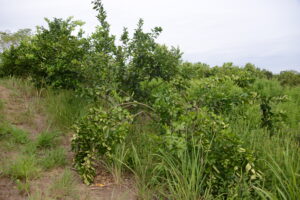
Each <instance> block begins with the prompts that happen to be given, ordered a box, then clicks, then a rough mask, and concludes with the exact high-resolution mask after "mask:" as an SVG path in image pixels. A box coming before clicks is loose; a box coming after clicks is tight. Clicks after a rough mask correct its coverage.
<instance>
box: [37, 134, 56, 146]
mask: <svg viewBox="0 0 300 200" xmlns="http://www.w3.org/2000/svg"><path fill="white" fill-rule="evenodd" d="M58 136H59V134H58V133H57V132H42V133H40V134H39V135H38V136H37V138H36V146H37V148H39V149H49V148H53V147H55V146H57V144H58Z"/></svg>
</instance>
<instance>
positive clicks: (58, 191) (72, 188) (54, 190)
mask: <svg viewBox="0 0 300 200" xmlns="http://www.w3.org/2000/svg"><path fill="white" fill-rule="evenodd" d="M50 194H51V197H53V198H54V199H67V197H71V199H78V195H77V193H76V184H75V179H74V177H73V174H72V172H71V171H70V170H69V169H66V170H65V171H64V172H63V173H62V175H61V176H60V177H58V178H56V179H55V180H54V182H53V184H52V186H51V187H50Z"/></svg>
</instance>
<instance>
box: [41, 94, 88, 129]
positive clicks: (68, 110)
mask: <svg viewBox="0 0 300 200" xmlns="http://www.w3.org/2000/svg"><path fill="white" fill-rule="evenodd" d="M87 105H88V103H87V102H86V101H85V100H84V99H83V98H80V97H77V96H76V95H75V93H74V91H66V90H61V91H59V92H57V91H51V90H47V92H46V95H45V98H44V106H45V111H46V113H47V114H48V118H49V119H50V121H51V123H52V126H54V127H59V128H61V129H63V130H69V129H70V128H71V126H73V124H74V122H75V121H76V120H77V119H79V118H80V117H81V116H83V114H84V113H85V112H86V108H87Z"/></svg>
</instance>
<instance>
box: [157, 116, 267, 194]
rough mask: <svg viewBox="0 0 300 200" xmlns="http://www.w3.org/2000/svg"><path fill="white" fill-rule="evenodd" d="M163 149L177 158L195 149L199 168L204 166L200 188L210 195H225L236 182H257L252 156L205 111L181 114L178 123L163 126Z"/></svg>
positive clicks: (218, 119)
mask: <svg viewBox="0 0 300 200" xmlns="http://www.w3.org/2000/svg"><path fill="white" fill-rule="evenodd" d="M163 137H164V140H165V141H164V147H165V148H166V150H167V152H172V153H173V155H174V156H176V155H177V156H179V157H180V155H181V154H182V153H184V152H193V150H195V148H196V149H199V151H200V152H201V156H202V157H201V159H200V160H199V171H201V169H200V167H201V166H203V165H204V167H205V168H204V169H203V170H204V171H203V172H202V173H204V177H205V181H203V183H202V184H203V187H204V188H210V189H211V190H212V193H213V194H214V195H220V194H222V193H228V191H229V190H230V189H231V188H232V187H234V186H235V185H236V184H237V182H238V181H239V178H240V177H242V176H244V177H246V180H247V181H248V182H252V181H255V180H259V177H261V175H260V173H259V172H258V171H257V170H256V169H255V166H254V163H255V156H254V155H253V153H252V152H251V151H249V150H246V149H245V148H244V147H243V143H242V141H241V140H240V139H239V138H238V136H237V135H236V134H234V133H233V132H232V131H231V130H230V129H229V128H228V124H226V123H224V122H223V120H222V119H221V117H219V116H217V115H215V114H213V113H210V112H207V111H205V110H195V111H190V112H188V113H185V114H183V115H182V116H181V117H180V118H179V120H178V121H173V123H172V124H171V125H170V126H165V135H164V136H163ZM197 151H198V150H197Z"/></svg>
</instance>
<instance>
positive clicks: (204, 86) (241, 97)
mask: <svg viewBox="0 0 300 200" xmlns="http://www.w3.org/2000/svg"><path fill="white" fill-rule="evenodd" d="M187 97H188V100H189V101H191V102H194V103H195V104H196V105H197V106H198V107H203V106H206V107H208V108H209V109H210V110H212V111H214V112H216V113H225V112H228V111H230V110H231V109H232V108H233V106H235V105H239V104H242V103H243V102H245V101H247V99H248V97H249V96H248V94H247V93H246V92H244V90H243V89H242V88H240V87H238V86H237V85H236V84H235V83H234V81H233V80H232V79H231V78H230V77H221V78H220V77H209V78H204V79H200V80H192V81H190V87H189V88H188V89H187Z"/></svg>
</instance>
